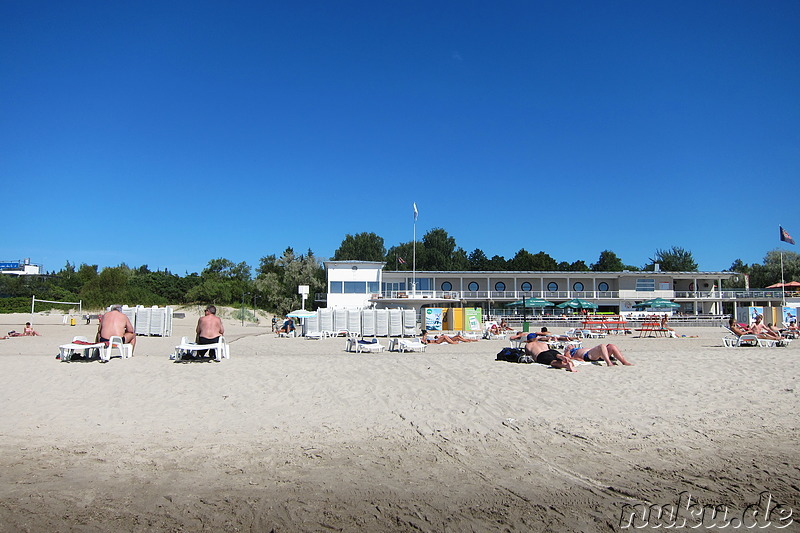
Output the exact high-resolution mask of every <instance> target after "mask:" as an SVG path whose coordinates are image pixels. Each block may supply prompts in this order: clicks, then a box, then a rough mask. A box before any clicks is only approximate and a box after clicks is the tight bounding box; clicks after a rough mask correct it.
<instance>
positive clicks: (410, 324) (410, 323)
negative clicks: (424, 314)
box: [403, 309, 418, 337]
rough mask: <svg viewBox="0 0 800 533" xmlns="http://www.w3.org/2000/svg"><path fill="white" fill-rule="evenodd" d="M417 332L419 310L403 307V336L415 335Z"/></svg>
mask: <svg viewBox="0 0 800 533" xmlns="http://www.w3.org/2000/svg"><path fill="white" fill-rule="evenodd" d="M417 333H418V332H417V311H416V310H415V309H403V336H404V337H414V336H416V335H417Z"/></svg>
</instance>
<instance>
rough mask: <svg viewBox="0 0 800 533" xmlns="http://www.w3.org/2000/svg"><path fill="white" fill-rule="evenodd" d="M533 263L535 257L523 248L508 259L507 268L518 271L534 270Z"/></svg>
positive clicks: (534, 262) (534, 263)
mask: <svg viewBox="0 0 800 533" xmlns="http://www.w3.org/2000/svg"><path fill="white" fill-rule="evenodd" d="M535 265H536V259H535V258H534V256H533V254H532V253H530V252H529V251H527V250H526V249H525V248H522V249H521V250H519V251H518V252H517V253H516V255H514V257H512V258H511V259H509V260H508V264H507V266H508V269H509V270H519V271H527V270H536V268H534V267H535Z"/></svg>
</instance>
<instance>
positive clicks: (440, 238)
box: [417, 228, 456, 270]
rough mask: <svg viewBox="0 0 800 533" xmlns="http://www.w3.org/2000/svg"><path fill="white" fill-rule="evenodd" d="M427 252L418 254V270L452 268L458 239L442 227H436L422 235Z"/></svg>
mask: <svg viewBox="0 0 800 533" xmlns="http://www.w3.org/2000/svg"><path fill="white" fill-rule="evenodd" d="M422 247H423V248H424V249H425V253H424V254H423V256H422V257H420V256H419V254H418V255H417V267H418V270H452V256H453V252H455V250H456V240H455V239H454V238H453V237H451V236H450V235H449V234H448V233H447V232H446V231H445V230H443V229H442V228H434V229H432V230H430V231H429V232H428V233H426V234H425V236H423V237H422Z"/></svg>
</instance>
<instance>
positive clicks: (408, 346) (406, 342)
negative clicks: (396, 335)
mask: <svg viewBox="0 0 800 533" xmlns="http://www.w3.org/2000/svg"><path fill="white" fill-rule="evenodd" d="M393 343H394V349H395V350H397V351H398V352H424V351H425V349H426V348H427V347H428V345H427V344H424V343H423V342H422V341H421V340H420V339H419V338H414V339H394V340H393Z"/></svg>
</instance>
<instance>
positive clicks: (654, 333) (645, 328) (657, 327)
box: [636, 322, 670, 337]
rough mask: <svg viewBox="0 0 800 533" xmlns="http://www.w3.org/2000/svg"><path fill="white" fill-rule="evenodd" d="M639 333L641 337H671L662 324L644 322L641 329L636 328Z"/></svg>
mask: <svg viewBox="0 0 800 533" xmlns="http://www.w3.org/2000/svg"><path fill="white" fill-rule="evenodd" d="M636 331H638V332H639V337H660V336H662V335H663V336H664V337H669V331H670V330H668V329H667V328H665V327H662V326H661V322H642V327H641V328H636Z"/></svg>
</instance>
